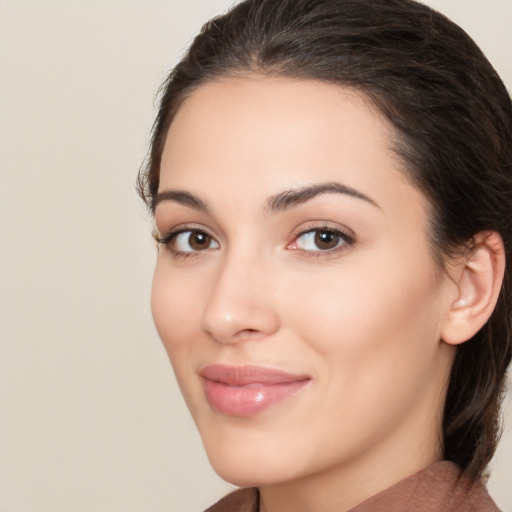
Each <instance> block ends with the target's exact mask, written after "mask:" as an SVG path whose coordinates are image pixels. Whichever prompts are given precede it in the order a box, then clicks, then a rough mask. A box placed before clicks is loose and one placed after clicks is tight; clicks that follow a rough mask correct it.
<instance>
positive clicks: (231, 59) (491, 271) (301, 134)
mask: <svg viewBox="0 0 512 512" xmlns="http://www.w3.org/2000/svg"><path fill="white" fill-rule="evenodd" d="M511 167H512V105H511V101H510V97H509V96H508V94H507V91H506V89H505V87H504V85H503V84H502V82H501V81H500V79H499V77H498V76H497V74H496V73H495V71H494V70H493V68H492V66H491V65H490V64H489V63H488V61H487V60H486V59H485V57H484V56H483V54H482V53H481V51H480V50H479V49H478V48H477V47H476V45H475V44H474V43H473V42H472V41H471V40H470V38H469V37H468V36H467V35H466V34H465V33H464V32H463V31H462V30H461V29H460V28H458V27H457V26H456V25H454V24H453V23H452V22H450V21H449V20H447V19H446V18H444V17H443V16H442V15H440V14H438V13H435V12H433V11H432V10H431V9H429V8H428V7H426V6H423V5H421V4H418V3H416V2H414V1H411V0H359V1H354V0H263V1H261V0H246V1H244V2H241V3H239V4H238V5H237V6H235V7H234V8H233V9H232V10H231V11H230V12H228V13H227V14H226V15H224V16H221V17H219V18H216V19H214V20H212V21H210V22H209V23H208V24H206V25H205V26H204V27H203V30H202V31H201V33H200V34H199V35H198V36H197V38H196V39H195V40H194V42H193V44H192V46H191V48H190V49H189V51H188V53H187V55H185V57H184V58H183V60H182V61H181V62H180V63H179V64H178V65H177V66H176V68H175V69H174V71H173V72H172V73H171V75H170V76H169V79H168V81H167V83H166V84H165V87H164V89H163V95H162V100H161V105H160V110H159V113H158V117H157V120H156V123H155V127H154V132H153V138H152V143H151V149H150V155H149V158H148V162H147V166H146V169H145V170H144V171H143V172H142V173H141V176H140V190H141V193H142V195H143V197H144V198H145V200H146V201H147V204H148V206H149V207H150V208H151V211H152V212H153V213H154V216H155V224H156V232H155V237H156V239H157V241H158V243H159V254H158V260H157V265H156V271H155V277H154V283H153V294H152V308H153V316H154V319H155V323H156V326H157V329H158V331H159V334H160V336H161V338H162V341H163V343H164V345H165V347H166V349H167V352H168V354H169V357H170V360H171V363H172V365H173V368H174V371H175V373H176V376H177V379H178V382H179V384H180V387H181V390H182V392H183V395H184V397H185V400H186V402H187V405H188V407H189V409H190V411H191V413H192V416H193V418H194V420H195V422H196V424H197V427H198V429H199V432H200V434H201V437H202V439H203V443H204V445H205V449H206V451H207V454H208V457H209V459H210V462H211V463H212V465H213V467H214V469H215V470H216V471H217V472H218V473H219V475H220V476H221V477H223V478H224V479H226V480H228V481H229V482H232V483H233V484H235V485H238V486H242V487H248V489H246V490H242V491H238V492H236V493H234V494H232V495H230V496H228V497H227V498H225V499H223V500H221V501H220V502H219V503H218V504H217V505H215V506H213V507H212V508H211V509H210V510H212V511H226V510H237V511H238V510H240V511H259V512H274V511H280V512H286V511H302V510H304V511H317V510H318V511H323V512H330V511H345V510H353V511H357V512H362V511H373V510H379V511H382V510H428V511H431V510H432V511H446V510H461V511H462V510H479V511H487V510H489V511H495V510H497V508H496V505H495V504H494V502H493V501H492V499H491V498H490V497H489V496H488V494H487V492H486V490H485V487H484V486H483V484H482V483H481V482H482V477H483V475H484V474H485V470H486V467H487V465H488V463H489V461H490V459H491V458H492V455H493V453H494V450H495V447H496V443H497V434H498V417H499V405H500V399H501V394H502V390H503V383H504V377H505V372H506V368H507V366H508V364H509V362H510V358H511V338H510V332H511V325H510V321H511V318H512V315H511V307H512V300H511V297H510V290H511V274H510V267H511V261H510V259H511V251H512V208H511V205H512V168H511Z"/></svg>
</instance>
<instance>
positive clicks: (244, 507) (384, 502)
mask: <svg viewBox="0 0 512 512" xmlns="http://www.w3.org/2000/svg"><path fill="white" fill-rule="evenodd" d="M258 501H259V499H258V491H257V489H255V488H250V489H241V490H238V491H235V492H233V493H231V494H229V495H228V496H226V497H225V498H223V499H221V500H220V501H219V502H218V503H216V504H215V505H213V506H212V507H210V508H209V509H207V510H206V511H205V512H258V511H259V504H258ZM411 511H414V512H499V509H498V507H497V506H496V504H495V503H494V501H493V500H492V499H491V498H490V496H489V494H487V490H486V489H485V487H484V485H483V484H482V483H481V482H472V481H470V480H469V479H467V478H465V477H461V476H460V470H459V469H458V468H457V466H456V465H455V464H453V463H451V462H447V461H443V462H436V463H435V464H432V465H430V466H428V467H427V468H425V469H423V470H422V471H420V472H419V473H416V474H415V475H412V476H410V477H408V478H406V479H405V480H402V481H401V482H398V483H397V484H395V485H393V486H392V487H390V488H389V489H386V490H384V491H382V492H380V493H378V494H376V495H375V496H372V497H371V498H368V499H367V500H365V501H363V503H360V504H359V505H357V506H356V507H354V508H352V509H350V510H349V511H347V512H411ZM340 512H345V511H341V510H340Z"/></svg>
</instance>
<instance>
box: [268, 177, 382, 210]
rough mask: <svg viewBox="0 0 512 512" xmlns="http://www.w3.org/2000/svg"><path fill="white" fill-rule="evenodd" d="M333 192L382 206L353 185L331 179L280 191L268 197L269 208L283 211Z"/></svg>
mask: <svg viewBox="0 0 512 512" xmlns="http://www.w3.org/2000/svg"><path fill="white" fill-rule="evenodd" d="M333 193H334V194H344V195H348V196H351V197H355V198H356V199H362V200H363V201H366V202H367V203H370V204H371V205H373V206H376V207H377V208H380V206H379V205H378V204H377V203H376V202H375V201H374V200H373V199H371V198H370V197H368V196H367V195H365V194H363V193H362V192H359V191H358V190H356V189H354V188H352V187H348V186H347V185H343V184H342V183H337V182H335V181H331V182H328V183H319V184H316V185H311V186H306V187H301V188H298V189H293V190H285V191H283V192H280V193H279V194H276V195H274V196H272V197H270V198H269V199H268V201H267V209H268V211H270V212H271V213H277V212H282V211H284V210H287V209H289V208H291V207H293V206H296V205H298V204H302V203H305V202H306V201H309V200H310V199H313V198H314V197H316V196H319V195H321V194H333Z"/></svg>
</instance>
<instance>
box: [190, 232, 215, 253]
mask: <svg viewBox="0 0 512 512" xmlns="http://www.w3.org/2000/svg"><path fill="white" fill-rule="evenodd" d="M211 243H212V237H211V236H210V235H207V234H206V233H202V232H201V231H192V233H190V236H189V238H188V244H189V245H190V247H191V248H192V249H194V251H204V250H205V249H208V247H210V245H211Z"/></svg>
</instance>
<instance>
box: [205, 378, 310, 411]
mask: <svg viewBox="0 0 512 512" xmlns="http://www.w3.org/2000/svg"><path fill="white" fill-rule="evenodd" d="M308 382H309V380H301V381H293V382H282V383H278V384H271V385H267V384H247V385H243V386H229V385H227V384H224V383H222V382H216V381H212V380H207V379H204V380H203V384H204V390H205V393H206V398H207V400H208V402H209V403H210V405H211V406H212V407H213V408H214V409H215V410H216V411H217V412H220V413H222V414H226V415H228V416H237V417H241V418H246V417H249V416H254V415H255V414H258V413H259V412H261V411H264V410H265V409H268V408H269V407H271V406H272V405H274V404H277V403H279V402H282V401H283V400H286V399H287V398H290V397H292V396H294V395H296V394H297V393H298V392H299V391H300V390H301V389H302V388H303V387H304V386H306V384H307V383H308Z"/></svg>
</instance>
